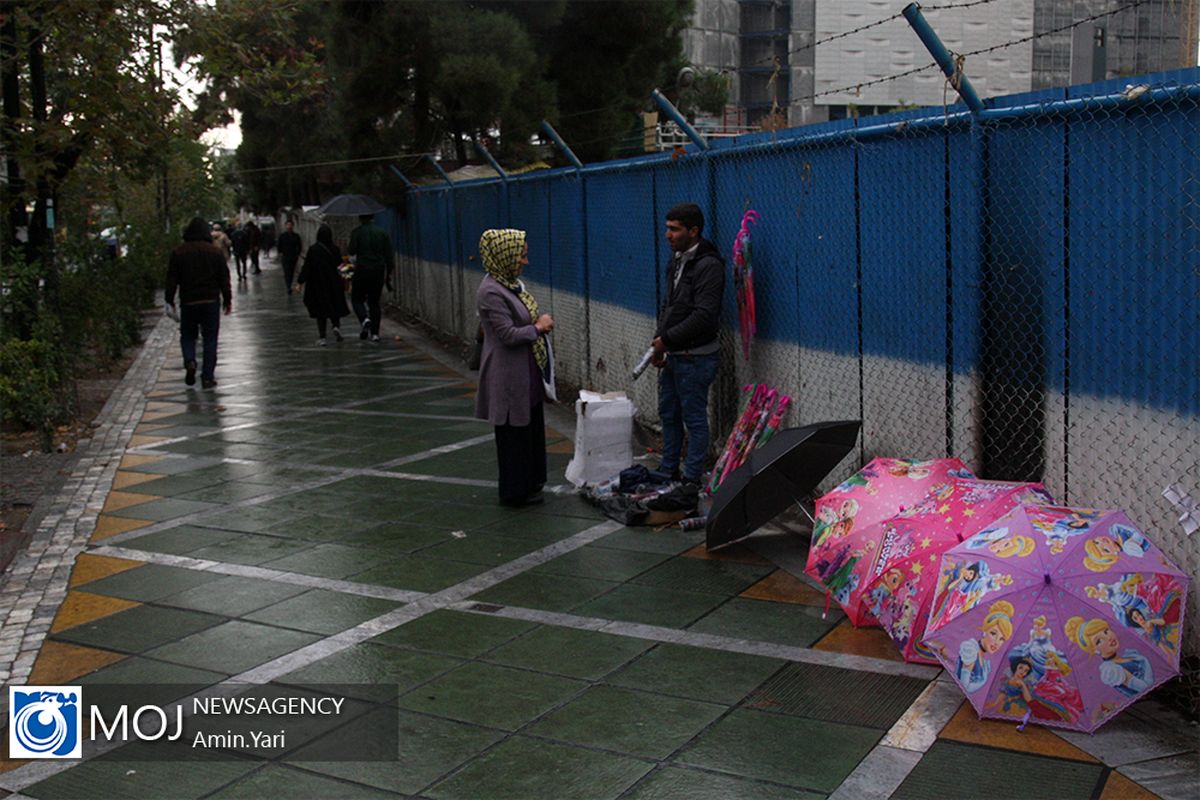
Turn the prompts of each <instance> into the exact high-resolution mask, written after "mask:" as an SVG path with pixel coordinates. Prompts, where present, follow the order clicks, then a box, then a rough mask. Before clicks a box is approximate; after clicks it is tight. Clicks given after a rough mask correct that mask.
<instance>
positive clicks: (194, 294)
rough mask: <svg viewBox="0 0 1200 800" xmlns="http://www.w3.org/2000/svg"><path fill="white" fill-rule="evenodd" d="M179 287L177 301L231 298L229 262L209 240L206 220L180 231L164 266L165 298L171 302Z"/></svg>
mask: <svg viewBox="0 0 1200 800" xmlns="http://www.w3.org/2000/svg"><path fill="white" fill-rule="evenodd" d="M176 289H178V290H179V302H180V303H181V304H184V305H186V304H188V303H215V302H217V301H218V300H219V301H221V304H222V305H229V304H230V303H231V302H233V290H232V289H231V288H230V285H229V265H228V264H227V263H226V262H225V256H224V255H223V254H222V253H221V249H220V248H219V247H217V246H216V245H215V244H213V243H212V236H211V234H210V233H209V228H208V225H207V223H205V222H204V221H203V220H200V225H199V226H198V227H197V226H196V225H194V224H193V225H189V226H188V229H187V231H186V232H185V233H184V235H183V244H181V245H179V246H178V247H176V248H175V250H174V251H173V252H172V253H171V260H170V262H169V264H168V266H167V283H166V287H165V299H166V301H167V302H168V303H170V304H172V305H174V303H175V291H176Z"/></svg>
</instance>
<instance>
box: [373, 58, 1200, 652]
mask: <svg viewBox="0 0 1200 800" xmlns="http://www.w3.org/2000/svg"><path fill="white" fill-rule="evenodd" d="M986 105H987V108H986V110H985V111H984V112H983V113H981V114H979V115H977V116H973V115H971V114H970V113H968V112H967V111H966V110H965V109H964V108H963V107H961V106H952V107H950V108H948V109H942V108H936V109H928V108H926V109H919V110H914V111H908V112H903V113H897V114H891V115H887V116H879V117H871V118H862V119H849V120H842V121H839V122H834V123H827V124H821V125H815V126H809V127H803V128H796V129H789V130H783V131H779V132H777V133H776V134H769V133H763V134H755V135H750V136H745V137H741V138H739V139H736V140H733V141H723V142H718V143H714V144H713V146H712V149H710V150H708V151H706V152H705V151H700V150H698V149H697V148H695V147H689V148H687V150H686V152H685V153H680V152H678V151H677V152H676V153H675V154H673V155H653V156H647V157H645V158H639V159H632V160H624V161H617V162H609V163H603V164H595V165H588V166H585V167H584V168H583V169H581V170H575V169H556V170H550V171H544V172H540V173H535V174H532V175H527V176H522V177H519V178H511V179H509V180H507V181H504V180H500V179H496V180H489V181H474V182H471V183H464V184H458V185H455V186H453V187H451V186H448V185H443V186H435V187H425V188H421V189H418V190H414V191H411V192H410V193H409V196H408V199H409V202H408V205H407V209H406V213H405V214H404V215H403V216H399V215H396V216H395V217H393V218H391V221H390V224H392V226H393V230H394V231H395V234H396V237H397V249H398V251H399V252H400V255H401V258H400V265H401V278H400V280H399V282H398V287H397V291H396V294H395V296H394V298H393V299H394V301H395V302H396V303H397V304H398V305H399V306H400V307H401V308H402V309H404V310H405V311H406V312H409V313H411V314H413V315H415V316H417V317H419V318H420V319H422V320H424V321H425V322H427V323H429V324H430V325H433V326H434V327H436V328H439V329H441V330H442V331H445V332H448V333H451V334H454V335H456V336H458V337H460V338H462V339H464V340H466V339H469V338H471V337H472V336H473V334H474V330H475V324H476V322H475V312H474V293H475V289H476V287H477V286H478V283H479V280H480V279H481V277H482V275H483V272H482V268H481V265H480V263H479V259H478V254H477V243H478V241H479V235H480V233H481V232H482V231H483V230H485V229H487V228H491V227H510V226H511V227H520V228H524V229H525V230H527V231H528V232H529V242H530V262H531V263H530V267H529V268H528V272H527V274H526V277H527V279H528V280H527V282H528V284H529V285H530V287H531V289H532V290H533V292H534V293H535V295H536V296H537V298H538V300H539V302H540V303H541V304H542V305H543V306H544V307H545V308H546V310H548V311H550V312H551V313H553V314H554V316H555V318H556V320H557V323H558V327H557V329H556V331H555V334H554V338H555V348H556V351H557V354H558V359H559V364H558V367H559V372H558V374H559V378H560V380H561V382H563V383H564V384H565V385H566V386H567V387H574V388H589V389H595V390H601V391H608V390H618V389H619V390H625V391H627V392H629V394H630V396H631V397H632V398H633V399H634V401H635V402H636V404H637V406H638V407H639V408H640V409H641V410H642V417H643V420H644V421H645V422H646V423H647V424H649V425H654V424H655V423H656V422H657V418H656V413H655V408H656V400H655V384H654V380H653V377H652V376H650V377H649V378H643V379H642V380H641V381H639V382H637V383H632V382H631V381H630V378H629V375H630V370H631V368H632V367H633V365H634V364H635V363H636V362H637V360H638V358H639V356H640V355H641V353H642V352H643V351H644V350H645V348H646V347H647V346H648V344H649V341H650V339H651V337H652V335H653V332H654V317H655V311H656V309H657V307H658V305H659V303H660V301H661V298H662V292H663V280H664V270H665V263H666V258H667V254H668V252H667V246H666V243H665V241H664V239H663V235H662V230H663V226H664V218H665V214H666V211H667V209H668V208H670V207H671V206H673V205H674V204H676V203H679V202H683V201H693V202H696V203H698V204H699V205H700V206H701V207H702V208H703V209H704V211H705V215H706V217H707V220H708V225H707V227H706V229H705V236H706V237H708V238H710V239H712V240H713V241H714V242H715V243H716V244H717V246H718V248H719V249H720V250H721V251H722V252H723V253H725V254H726V257H727V259H728V257H729V256H728V254H729V252H730V248H731V245H732V243H733V237H734V235H735V234H736V232H737V229H738V225H739V223H740V220H741V218H742V215H743V213H744V211H746V210H747V209H750V208H753V209H755V210H757V211H758V212H759V213H760V214H761V215H762V221H761V223H760V224H759V225H758V226H757V227H756V228H754V229H753V269H754V282H755V290H756V295H757V310H758V313H757V318H758V332H757V336H756V338H755V340H754V343H753V346H752V351H751V357H750V359H749V360H746V359H744V358H743V355H742V351H741V344H740V342H739V341H738V333H737V319H738V317H737V308H736V302H735V297H734V293H733V291H732V281H731V282H730V284H729V285H730V287H731V288H730V290H729V291H728V292H727V295H726V309H725V316H724V322H725V326H726V335H725V337H724V339H725V341H724V342H723V345H724V346H723V349H722V353H723V366H722V370H721V377H720V378H719V379H718V385H717V386H716V387H715V389H714V402H713V416H714V421H715V423H716V425H717V431H718V434H719V435H718V437H717V438H718V443H719V442H720V441H721V440H722V439H723V435H724V434H725V433H727V432H728V430H729V428H730V427H731V425H732V423H733V421H734V418H735V416H736V415H737V413H738V403H739V387H740V386H741V385H742V384H745V383H748V382H751V381H762V382H767V383H769V384H772V385H774V386H777V387H778V388H780V389H781V390H783V391H785V392H787V393H788V394H790V395H792V396H793V397H794V405H793V409H794V410H793V412H792V414H791V418H790V421H791V423H792V424H802V423H807V422H813V421H817V420H825V419H844V418H861V419H862V421H863V428H862V437H861V442H860V446H859V449H858V451H857V452H856V453H855V454H853V456H852V457H851V458H849V459H847V461H846V462H845V463H844V464H843V465H841V467H840V468H839V470H838V471H837V472H836V473H835V474H833V475H831V476H830V482H833V481H838V480H841V479H842V478H844V477H846V475H848V474H849V473H850V472H852V471H853V470H855V469H856V468H858V467H859V466H860V465H861V464H862V463H865V462H866V461H867V460H869V459H870V458H872V457H873V456H876V455H895V456H913V457H934V456H942V455H953V456H959V457H961V458H963V459H964V460H965V461H966V462H967V463H968V464H969V465H970V466H971V467H973V468H974V469H975V470H976V471H977V472H978V473H979V474H981V475H982V476H984V477H987V478H995V479H1040V480H1043V481H1044V482H1045V483H1046V485H1047V487H1048V488H1049V489H1050V490H1051V491H1052V492H1053V494H1054V495H1055V496H1056V498H1057V499H1058V500H1059V501H1060V502H1064V503H1070V504H1073V505H1080V506H1097V507H1121V508H1124V509H1126V510H1127V511H1128V512H1129V513H1130V515H1131V516H1132V517H1133V518H1134V519H1135V520H1137V521H1138V522H1139V523H1141V524H1142V525H1143V526H1144V527H1145V528H1146V529H1147V530H1148V531H1149V532H1150V533H1151V534H1152V536H1153V537H1154V538H1155V540H1156V541H1157V542H1159V543H1160V544H1161V545H1162V547H1163V549H1164V550H1165V551H1166V552H1167V553H1168V554H1169V555H1170V556H1171V557H1172V558H1173V559H1174V560H1175V561H1176V562H1178V563H1179V564H1180V565H1181V566H1183V567H1184V568H1185V569H1187V570H1189V571H1190V572H1191V573H1192V574H1196V573H1197V572H1198V571H1200V534H1198V535H1197V537H1196V538H1189V537H1187V536H1186V535H1185V533H1184V531H1183V528H1182V527H1181V525H1180V524H1179V522H1178V515H1179V512H1178V510H1176V509H1175V508H1174V507H1173V506H1172V505H1171V504H1170V503H1168V501H1167V500H1165V499H1164V498H1163V497H1162V496H1161V495H1162V492H1163V489H1164V487H1165V486H1167V485H1170V484H1178V485H1180V486H1181V487H1182V488H1183V489H1184V491H1186V492H1189V493H1191V494H1192V495H1193V496H1200V467H1198V466H1197V462H1198V454H1200V69H1190V70H1182V71H1178V72H1171V73H1163V74H1157V75H1150V76H1143V77H1138V78H1127V79H1122V80H1117V81H1109V82H1105V83H1098V84H1092V85H1087V86H1076V87H1071V88H1068V89H1055V90H1046V91H1040V92H1036V93H1032V94H1025V95H1019V96H1011V97H1003V98H993V99H992V100H989V101H988V102H987V104H986ZM1188 620H1189V624H1188V625H1187V628H1188V631H1187V639H1188V646H1187V651H1188V652H1190V653H1191V654H1193V657H1195V656H1196V654H1197V653H1200V591H1197V592H1193V593H1192V594H1191V601H1190V608H1189V613H1188ZM1193 664H1194V662H1193ZM1193 670H1194V666H1193ZM1193 675H1194V672H1193Z"/></svg>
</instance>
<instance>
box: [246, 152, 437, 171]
mask: <svg viewBox="0 0 1200 800" xmlns="http://www.w3.org/2000/svg"><path fill="white" fill-rule="evenodd" d="M435 155H437V151H430V152H428V153H393V154H392V155H388V156H371V157H369V158H343V159H339V160H336V161H309V162H307V163H303V164H280V165H278V166H274V167H250V168H248V169H229V170H226V171H227V172H229V173H230V174H237V175H244V174H249V173H252V172H278V171H279V170H283V169H305V168H308V167H333V166H340V165H342V164H369V163H371V162H377V161H399V160H400V159H412V158H423V157H425V156H435Z"/></svg>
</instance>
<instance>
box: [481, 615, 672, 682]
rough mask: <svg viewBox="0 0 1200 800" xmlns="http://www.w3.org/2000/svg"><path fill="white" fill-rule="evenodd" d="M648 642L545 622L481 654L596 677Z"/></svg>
mask: <svg viewBox="0 0 1200 800" xmlns="http://www.w3.org/2000/svg"><path fill="white" fill-rule="evenodd" d="M650 645H651V643H650V642H647V641H646V640H644V639H633V638H630V637H627V636H614V635H612V634H609V633H599V632H597V631H582V630H576V629H574V628H558V627H553V626H549V625H546V626H543V627H540V628H537V629H535V630H533V631H530V632H529V633H527V634H525V635H524V636H522V637H520V638H519V639H514V640H513V641H511V642H509V643H507V644H503V645H501V646H500V647H497V648H496V649H495V650H493V651H491V652H490V653H488V654H487V656H485V658H486V660H488V661H491V662H494V663H496V664H506V665H509V666H513V667H523V668H525V669H534V670H537V671H539V672H553V673H555V674H556V675H566V676H567V677H568V678H580V679H583V680H598V679H600V678H602V677H604V676H605V675H607V674H608V673H610V672H612V671H613V670H614V669H616V668H617V667H619V666H621V665H622V664H624V663H626V662H627V661H629V660H630V659H632V658H634V657H636V656H637V655H638V654H639V653H642V652H645V650H646V649H647V648H649V647H650Z"/></svg>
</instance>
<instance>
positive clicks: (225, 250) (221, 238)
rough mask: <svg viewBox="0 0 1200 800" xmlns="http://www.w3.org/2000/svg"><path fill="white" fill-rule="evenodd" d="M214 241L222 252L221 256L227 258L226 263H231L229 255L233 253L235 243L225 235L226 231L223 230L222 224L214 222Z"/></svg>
mask: <svg viewBox="0 0 1200 800" xmlns="http://www.w3.org/2000/svg"><path fill="white" fill-rule="evenodd" d="M212 240H213V244H215V245H216V246H217V247H218V248H220V250H221V255H223V256H224V257H225V263H226V264H228V263H229V254H230V253H231V252H233V242H232V241H230V239H229V237H228V236H226V235H225V231H223V230H221V223H219V222H214V223H213V226H212Z"/></svg>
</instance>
